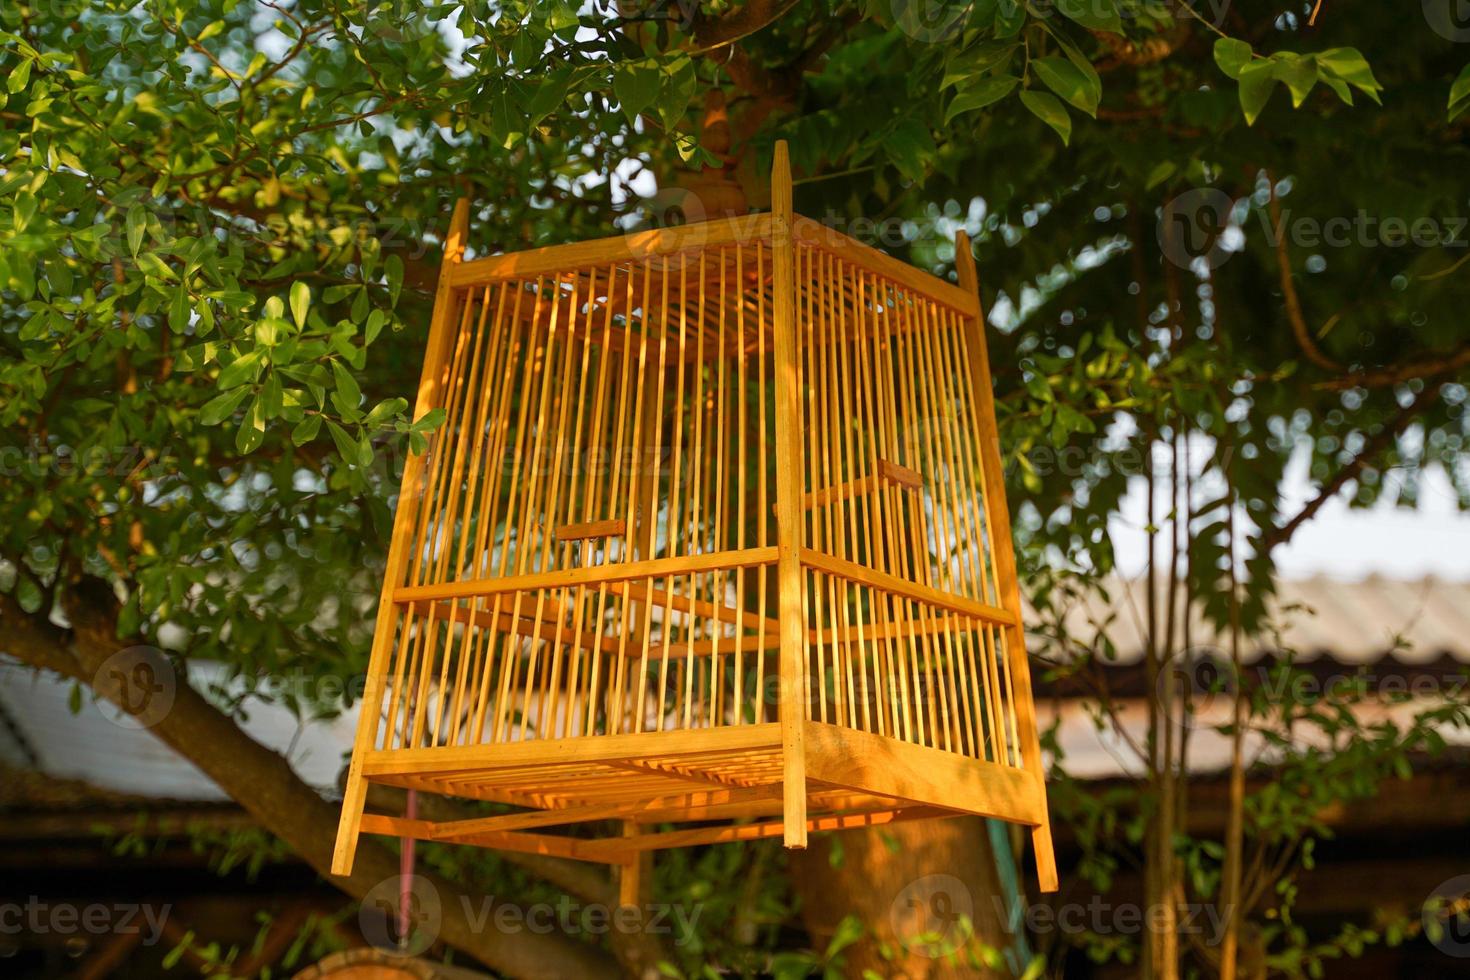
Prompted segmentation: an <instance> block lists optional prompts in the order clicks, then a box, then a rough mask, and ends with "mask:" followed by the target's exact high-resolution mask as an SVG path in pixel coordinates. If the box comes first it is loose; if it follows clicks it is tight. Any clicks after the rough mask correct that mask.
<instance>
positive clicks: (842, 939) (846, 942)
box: [823, 915, 866, 962]
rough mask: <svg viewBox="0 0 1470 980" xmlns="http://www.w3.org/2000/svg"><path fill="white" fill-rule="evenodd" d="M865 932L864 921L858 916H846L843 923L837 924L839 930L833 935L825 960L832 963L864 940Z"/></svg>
mask: <svg viewBox="0 0 1470 980" xmlns="http://www.w3.org/2000/svg"><path fill="white" fill-rule="evenodd" d="M865 931H866V929H865V928H864V926H863V921H862V920H861V919H859V918H858V917H857V916H855V915H847V916H844V917H843V919H842V921H841V922H839V923H837V929H836V930H835V931H834V932H833V934H832V941H831V942H829V943H828V944H827V952H826V954H825V955H824V956H823V959H825V960H827V961H829V962H830V961H831V960H832V958H833V957H835V956H836V955H837V954H838V953H840V952H842V951H843V950H844V949H846V948H847V947H849V946H851V945H852V944H853V943H855V942H857V941H858V940H859V939H862V938H863V933H864V932H865Z"/></svg>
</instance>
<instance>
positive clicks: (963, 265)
mask: <svg viewBox="0 0 1470 980" xmlns="http://www.w3.org/2000/svg"><path fill="white" fill-rule="evenodd" d="M955 270H956V272H957V273H958V276H959V281H960V286H961V287H962V288H964V289H966V290H969V291H970V292H973V293H974V294H975V297H976V299H977V300H978V299H979V298H980V281H979V277H978V275H977V274H976V271H975V257H974V255H973V254H972V253H971V251H970V238H969V236H968V235H966V234H965V233H964V232H963V231H962V232H960V233H959V234H957V235H956V236H955ZM984 310H985V307H984V304H983V302H982V303H981V305H980V313H979V315H978V316H977V317H976V318H975V319H973V320H971V321H970V322H969V323H968V324H966V327H967V330H966V334H967V337H966V339H967V341H968V346H969V355H970V378H971V382H972V384H973V385H974V389H975V406H976V409H977V412H978V415H979V421H980V425H981V430H982V431H981V432H980V440H981V443H980V455H981V461H982V463H983V465H984V470H985V476H986V481H985V482H986V487H987V489H988V490H989V491H990V493H989V495H988V497H987V499H986V501H985V504H986V513H987V516H988V517H989V519H990V520H989V526H990V531H991V547H992V548H993V554H994V559H995V565H996V574H997V576H998V580H999V583H1000V586H1001V600H1002V601H1003V602H1004V603H1005V606H1004V607H1003V608H1005V609H1006V610H1007V611H1009V612H1011V613H1013V614H1014V615H1015V616H1016V618H1017V622H1018V624H1019V620H1020V616H1021V585H1020V580H1019V579H1018V577H1017V575H1016V556H1015V551H1014V545H1013V543H1012V541H1013V539H1012V538H1011V518H1010V512H1009V511H1008V510H1007V509H1006V497H1005V482H1004V479H1005V476H1004V470H1003V468H1002V462H1001V455H1000V433H999V429H998V427H997V425H996V420H995V400H994V394H993V391H994V388H993V386H992V383H991V379H990V355H989V352H988V351H987V350H986V346H985V312H984ZM1006 632H1007V633H1009V634H1010V636H1009V642H1008V643H1007V644H1006V647H1007V650H1006V653H1007V655H1008V657H1009V658H1010V662H1011V666H1012V671H1011V673H1012V678H1013V681H1014V684H1015V700H1014V702H1013V704H1012V710H1013V711H1014V712H1015V714H1016V721H1017V724H1018V726H1019V728H1020V732H1019V734H1020V736H1021V758H1022V760H1023V761H1024V762H1025V765H1026V769H1027V770H1028V771H1030V772H1031V774H1032V776H1033V777H1034V780H1035V782H1034V784H1033V785H1034V787H1035V789H1034V792H1035V794H1036V799H1035V800H1034V801H1033V802H1034V803H1035V805H1036V807H1037V812H1039V813H1040V814H1041V818H1042V819H1041V823H1040V824H1039V825H1038V826H1036V827H1035V828H1033V829H1032V831H1031V843H1032V847H1033V849H1034V850H1035V852H1036V874H1037V878H1038V879H1039V880H1040V883H1041V890H1042V891H1044V892H1053V891H1056V890H1057V863H1056V854H1055V851H1054V849H1053V845H1052V838H1051V822H1050V820H1049V819H1048V817H1047V807H1046V774H1045V772H1044V770H1043V769H1042V760H1041V743H1040V739H1039V737H1038V734H1037V730H1036V706H1035V704H1034V702H1033V701H1032V694H1031V670H1030V667H1029V664H1028V663H1027V659H1026V640H1025V634H1024V632H1023V631H1022V628H1021V626H1020V625H1016V626H1011V627H1007V629H1006Z"/></svg>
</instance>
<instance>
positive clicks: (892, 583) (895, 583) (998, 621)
mask: <svg viewBox="0 0 1470 980" xmlns="http://www.w3.org/2000/svg"><path fill="white" fill-rule="evenodd" d="M801 563H802V564H803V565H805V566H807V567H808V568H814V569H816V570H817V571H819V572H825V573H827V574H828V575H835V576H837V577H838V578H841V579H846V580H848V581H849V582H857V583H858V584H859V585H867V586H871V587H872V588H875V589H880V590H882V591H884V592H888V593H891V594H893V595H901V596H903V597H905V598H908V599H913V600H915V601H917V602H923V603H926V604H928V605H931V606H938V607H939V608H941V609H948V610H950V611H951V612H957V613H960V614H961V615H964V616H973V617H974V618H976V619H979V620H983V621H984V622H987V623H992V624H994V625H997V626H1015V625H1017V622H1018V620H1017V618H1016V615H1015V614H1014V613H1011V612H1008V611H1007V610H1004V609H999V608H997V607H995V606H992V605H989V604H987V603H984V602H976V601H975V600H974V599H967V598H965V597H964V596H958V595H953V594H952V593H949V592H941V591H940V590H939V589H935V588H931V587H930V586H927V585H920V584H919V583H918V582H910V581H909V580H908V579H905V578H899V577H898V576H897V575H889V574H888V573H886V572H879V571H874V570H873V569H871V568H866V567H864V566H862V565H859V564H857V563H855V562H850V561H847V560H846V559H843V558H836V557H834V556H832V555H829V554H826V553H824V552H821V551H814V550H812V549H811V548H802V549H801Z"/></svg>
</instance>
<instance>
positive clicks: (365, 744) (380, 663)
mask: <svg viewBox="0 0 1470 980" xmlns="http://www.w3.org/2000/svg"><path fill="white" fill-rule="evenodd" d="M469 222H470V202H469V200H468V199H467V198H461V199H460V200H459V201H458V202H457V203H456V204H455V206H454V216H453V217H452V218H451V219H450V221H449V233H448V234H447V235H446V236H445V238H444V264H443V265H442V266H441V267H440V269H439V285H438V289H437V290H436V291H435V294H434V314H433V317H432V319H431V320H430V321H429V343H428V353H427V355H426V356H425V358H424V369H423V372H422V374H421V375H420V377H419V391H418V398H417V401H416V404H415V406H414V418H415V419H417V418H420V417H422V416H423V415H426V414H427V413H428V412H430V411H431V410H432V409H433V408H434V407H435V405H436V404H437V399H438V398H439V397H440V390H439V385H440V372H441V370H442V368H443V364H444V357H445V354H446V351H447V349H448V347H449V343H450V340H451V334H450V324H451V323H452V322H453V318H454V305H455V304H454V292H453V289H452V288H451V287H450V285H449V277H450V272H451V270H452V269H453V268H454V266H455V265H456V264H458V263H459V262H461V261H463V259H464V250H465V235H466V233H467V232H468V231H469ZM423 465H424V461H423V456H422V455H421V454H410V456H409V457H408V460H407V462H405V464H404V467H403V482H402V484H401V485H400V487H399V491H398V512H397V513H396V514H395V515H394V517H393V534H392V537H391V538H390V539H389V545H388V563H387V570H386V572H385V574H384V576H383V589H382V591H381V593H380V594H379V596H378V621H377V623H376V624H375V626H374V632H373V646H372V650H371V652H370V653H369V654H368V669H367V680H366V683H365V684H364V687H363V693H362V709H361V711H362V713H361V715H360V716H359V718H358V723H357V735H356V737H355V738H354V739H353V744H352V761H351V762H350V763H349V764H348V768H347V782H346V786H345V789H344V792H343V797H342V817H341V821H340V822H339V823H338V825H337V842H336V846H335V847H334V849H333V851H332V873H333V874H335V875H349V874H351V873H352V863H353V858H354V856H355V855H356V852H357V836H358V831H359V829H360V827H361V825H362V811H363V803H364V801H365V799H366V795H367V784H366V783H365V782H364V781H363V777H362V761H363V758H364V757H365V756H366V755H367V753H368V751H369V750H370V749H371V748H372V747H373V743H374V740H375V739H376V736H377V726H378V723H379V721H380V720H381V713H382V705H381V703H380V702H381V701H382V697H383V687H384V679H385V675H386V673H387V665H388V657H389V655H390V654H391V653H392V647H393V635H394V632H395V630H396V626H397V621H398V611H397V610H396V609H395V608H394V606H393V590H394V589H395V588H397V586H398V584H399V579H400V577H401V575H402V568H403V560H404V558H405V557H406V553H407V550H408V542H409V536H410V535H411V534H412V531H413V524H414V521H415V518H416V517H417V510H418V493H419V491H420V490H421V486H420V480H421V478H422V474H423ZM804 825H805V821H804V820H803V826H804Z"/></svg>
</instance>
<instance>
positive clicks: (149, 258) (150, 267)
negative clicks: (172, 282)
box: [138, 252, 175, 279]
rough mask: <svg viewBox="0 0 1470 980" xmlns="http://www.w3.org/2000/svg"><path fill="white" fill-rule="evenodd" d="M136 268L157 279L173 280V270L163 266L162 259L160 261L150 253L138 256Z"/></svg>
mask: <svg viewBox="0 0 1470 980" xmlns="http://www.w3.org/2000/svg"><path fill="white" fill-rule="evenodd" d="M138 268H139V269H140V270H142V272H143V273H144V274H146V275H150V276H153V277H155V278H157V279H173V278H175V276H174V270H172V269H170V268H169V267H168V266H167V265H165V264H164V261H163V259H160V258H159V257H158V256H157V255H155V254H154V253H152V252H144V253H143V254H142V255H140V256H138Z"/></svg>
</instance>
